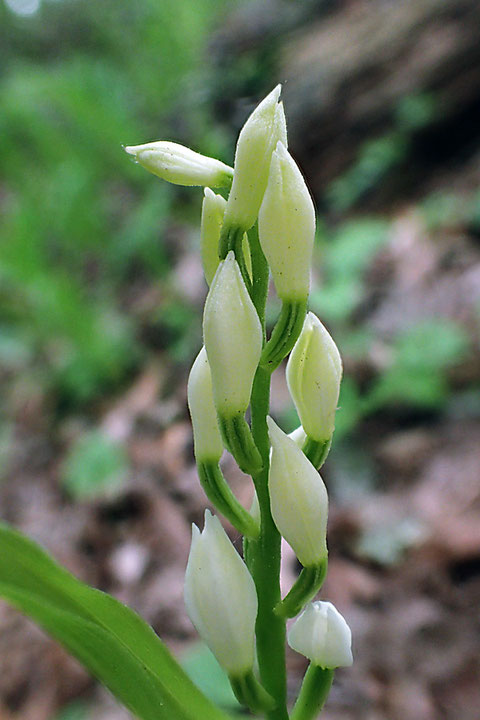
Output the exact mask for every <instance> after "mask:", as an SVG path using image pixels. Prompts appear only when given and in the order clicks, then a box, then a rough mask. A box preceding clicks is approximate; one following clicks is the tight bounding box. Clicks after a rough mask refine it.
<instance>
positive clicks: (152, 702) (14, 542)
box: [0, 524, 227, 720]
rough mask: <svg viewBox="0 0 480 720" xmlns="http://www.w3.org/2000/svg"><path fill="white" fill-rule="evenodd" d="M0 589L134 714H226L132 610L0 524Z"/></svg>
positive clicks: (157, 719) (175, 717)
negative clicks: (94, 587) (82, 579)
mask: <svg viewBox="0 0 480 720" xmlns="http://www.w3.org/2000/svg"><path fill="white" fill-rule="evenodd" d="M0 595H1V596H2V597H4V598H5V599H6V600H7V601H8V602H10V603H11V604H12V605H14V606H15V607H16V608H18V609H19V610H20V611H21V612H23V613H25V614H26V615H28V616H29V617H31V618H32V619H33V620H35V621H36V622H38V623H39V625H41V626H42V627H43V628H44V629H45V630H46V631H47V632H48V633H49V634H51V635H52V636H53V637H55V638H56V639H57V640H58V641H59V642H60V643H61V644H62V645H64V647H65V648H66V649H67V650H68V651H69V652H71V653H72V654H73V655H74V656H75V657H76V658H77V659H78V660H80V662H81V663H82V664H83V665H85V667H86V668H88V670H89V671H90V672H91V673H92V674H93V675H95V676H96V677H97V678H98V679H99V680H100V681H101V682H102V683H103V684H104V685H106V687H108V688H109V690H110V691H111V692H112V693H113V694H114V695H115V696H116V697H117V698H118V700H120V701H121V702H122V703H123V704H124V705H125V706H126V707H127V708H128V709H129V710H130V712H132V713H133V714H134V715H135V716H137V717H138V718H140V720H167V719H168V720H226V718H227V716H226V715H225V714H224V713H223V712H221V711H220V710H219V709H218V708H216V707H215V706H214V705H213V704H212V703H211V702H210V701H209V700H208V699H207V698H206V697H205V696H204V695H203V694H202V693H201V692H200V691H199V690H198V688H197V687H196V686H195V685H194V684H193V683H192V682H191V680H190V679H189V678H188V677H187V675H186V674H185V673H184V671H183V670H182V668H181V667H180V666H179V664H178V663H177V662H176V660H175V659H174V658H173V656H172V655H171V654H170V652H169V650H168V648H167V647H166V646H165V645H164V644H163V643H162V642H161V640H160V639H159V638H158V637H157V636H156V635H155V633H154V632H153V630H152V629H151V628H150V627H149V626H148V625H147V624H146V623H145V622H144V621H143V620H142V619H141V618H140V617H139V616H138V615H136V614H135V613H134V612H133V611H132V610H130V609H128V608H127V607H125V606H124V605H122V604H121V603H119V602H118V601H117V600H115V599H114V598H112V597H111V596H109V595H106V594H105V593H102V592H100V591H98V590H94V589H92V588H90V587H88V586H87V585H85V584H84V583H81V582H80V581H79V580H77V579H76V578H75V577H73V575H71V574H70V573H69V572H67V571H66V570H65V569H63V568H61V567H60V566H59V565H57V564H56V563H55V562H54V561H53V560H52V559H51V558H50V557H49V556H48V555H47V554H46V553H45V552H44V551H43V550H42V549H41V548H40V547H39V546H38V545H36V544H35V543H34V542H32V541H31V540H29V539H28V538H26V537H25V536H23V535H22V534H21V533H19V532H17V531H15V530H13V529H12V528H10V527H8V526H7V525H3V524H0Z"/></svg>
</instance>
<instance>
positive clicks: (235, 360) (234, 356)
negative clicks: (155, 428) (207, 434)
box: [203, 251, 262, 417]
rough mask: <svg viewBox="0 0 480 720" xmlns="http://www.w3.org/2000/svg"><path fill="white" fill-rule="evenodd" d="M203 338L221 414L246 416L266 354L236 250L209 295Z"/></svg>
mask: <svg viewBox="0 0 480 720" xmlns="http://www.w3.org/2000/svg"><path fill="white" fill-rule="evenodd" d="M203 336H204V342H205V348H206V350H207V355H208V362H209V364H210V369H211V373H212V386H213V397H214V401H215V407H216V408H217V412H218V413H219V414H221V415H222V416H224V417H233V416H234V415H236V414H238V413H244V412H245V410H246V409H247V407H248V405H249V402H250V394H251V391H252V383H253V377H254V375H255V371H256V369H257V366H258V362H259V360H260V355H261V352H262V327H261V325H260V320H259V319H258V315H257V311H256V310H255V306H254V305H253V302H252V300H251V298H250V295H249V294H248V290H247V288H246V286H245V283H244V281H243V278H242V275H241V272H240V269H239V267H238V264H237V262H236V260H235V255H234V254H233V251H230V252H229V253H228V255H227V258H226V259H225V260H224V261H223V262H221V263H220V265H219V267H218V270H217V273H216V275H215V278H214V280H213V282H212V286H211V288H210V291H209V293H208V295H207V300H206V302H205V311H204V315H203Z"/></svg>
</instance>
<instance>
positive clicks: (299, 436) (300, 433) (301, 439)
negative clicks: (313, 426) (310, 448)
mask: <svg viewBox="0 0 480 720" xmlns="http://www.w3.org/2000/svg"><path fill="white" fill-rule="evenodd" d="M288 437H289V438H290V439H291V440H293V441H294V443H295V445H298V447H300V448H303V446H304V445H305V440H306V439H307V433H306V432H305V430H304V429H303V427H302V425H299V426H298V427H297V428H295V430H292V432H291V433H289V434H288Z"/></svg>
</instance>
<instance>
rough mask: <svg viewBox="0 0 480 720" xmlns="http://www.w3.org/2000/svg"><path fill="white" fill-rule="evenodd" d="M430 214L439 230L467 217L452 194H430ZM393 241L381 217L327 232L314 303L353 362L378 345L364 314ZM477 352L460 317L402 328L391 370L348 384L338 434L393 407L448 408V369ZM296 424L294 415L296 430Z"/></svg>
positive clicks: (390, 347)
mask: <svg viewBox="0 0 480 720" xmlns="http://www.w3.org/2000/svg"><path fill="white" fill-rule="evenodd" d="M471 206H472V202H470V203H466V204H465V203H464V209H465V213H464V214H463V215H462V220H463V221H464V222H468V219H469V217H470V214H469V213H470V212H471V211H470V210H469V213H468V214H467V209H468V208H471ZM424 207H425V208H427V210H429V212H430V215H429V216H428V215H427V217H430V222H431V226H432V227H433V226H435V227H437V226H438V223H440V224H441V225H444V224H445V223H448V222H450V221H452V218H453V217H455V218H456V219H458V217H459V210H458V207H459V204H458V203H457V204H455V203H454V202H453V200H452V199H451V198H450V197H448V198H447V199H446V200H445V201H443V200H441V199H440V196H435V197H433V196H430V198H427V199H426V201H425V202H424V204H421V205H420V211H421V212H422V211H423V208H424ZM388 238H389V224H388V223H387V222H386V221H384V220H382V219H381V218H377V217H364V218H356V219H354V220H350V221H347V222H346V223H344V224H342V225H341V226H340V227H338V228H337V229H336V230H335V231H334V232H333V233H331V234H329V233H327V232H326V231H325V230H324V232H323V235H322V237H320V239H319V240H320V242H319V244H318V247H317V252H318V254H319V255H320V256H321V257H320V259H319V265H320V266H322V267H323V268H324V280H323V285H322V287H321V288H320V289H317V290H313V292H312V294H311V306H312V308H313V310H314V311H315V312H317V313H318V315H319V316H320V317H322V318H325V320H326V321H327V323H328V324H329V325H330V326H331V327H332V329H333V332H334V334H335V337H337V338H338V340H339V342H338V344H339V347H340V349H341V351H342V353H343V354H344V356H345V357H350V358H352V359H355V360H362V359H363V358H367V357H368V353H369V350H370V347H371V346H372V344H373V343H374V341H375V336H374V333H373V331H372V330H371V329H369V327H368V325H367V324H366V323H362V322H361V320H360V321H359V312H360V311H361V306H362V302H363V301H364V299H365V293H366V277H365V273H366V271H367V269H368V267H369V266H370V265H371V263H372V260H373V258H374V257H375V255H376V254H377V253H378V252H379V251H380V250H381V248H382V247H384V246H385V245H386V243H387V241H388ZM469 347H470V342H469V338H468V335H467V333H466V331H465V330H464V328H462V327H461V326H459V325H458V323H455V322H454V321H452V320H448V319H445V318H441V317H438V318H431V319H428V320H424V321H421V322H419V323H418V324H415V325H414V326H412V327H409V328H406V329H405V330H403V331H399V332H398V333H397V334H396V335H394V336H393V337H392V338H391V340H390V341H389V342H388V343H386V347H385V351H386V354H387V355H388V356H389V357H390V360H389V362H388V364H387V365H386V367H385V369H384V370H383V371H382V372H381V373H380V374H379V375H378V376H377V377H375V378H374V380H373V381H372V382H371V383H370V385H369V386H368V387H366V388H360V387H359V385H358V383H357V381H355V380H354V378H353V377H351V376H349V377H346V378H344V379H343V382H342V386H341V391H340V398H339V411H338V413H337V417H336V437H337V438H338V439H339V438H341V437H343V436H345V435H348V434H350V433H351V431H352V430H353V429H354V428H355V426H356V425H357V424H358V423H359V422H360V421H361V420H362V419H363V418H364V417H366V416H368V415H371V414H373V413H375V412H377V411H379V410H381V409H383V408H385V407H392V406H400V407H403V408H416V409H422V408H423V409H427V410H439V409H441V408H442V407H443V406H444V405H445V404H446V402H447V401H448V399H449V393H450V389H449V382H448V371H449V369H450V368H452V367H453V366H455V365H456V364H458V363H459V362H461V361H462V360H463V359H464V357H465V356H466V354H467V352H468V350H469ZM294 422H295V419H294V418H292V422H291V425H292V428H293V427H294Z"/></svg>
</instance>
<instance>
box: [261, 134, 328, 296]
mask: <svg viewBox="0 0 480 720" xmlns="http://www.w3.org/2000/svg"><path fill="white" fill-rule="evenodd" d="M258 230H259V238H260V244H261V246H262V250H263V252H264V254H265V257H266V258H267V260H268V264H269V265H270V270H271V271H272V276H273V281H274V283H275V288H276V291H277V294H278V296H279V297H280V298H282V300H306V298H307V297H308V293H309V290H310V266H311V262H312V251H313V241H314V238H315V209H314V207H313V201H312V198H311V197H310V193H309V192H308V188H307V186H306V185H305V181H304V179H303V177H302V174H301V173H300V170H299V169H298V167H297V165H296V163H295V161H294V160H293V158H292V156H291V155H290V153H289V152H288V151H287V150H286V149H285V147H284V145H283V144H282V143H281V142H279V143H278V144H277V147H276V149H275V151H274V153H273V155H272V161H271V164H270V174H269V177H268V184H267V188H266V190H265V195H264V198H263V202H262V205H261V207H260V212H259V215H258Z"/></svg>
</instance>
